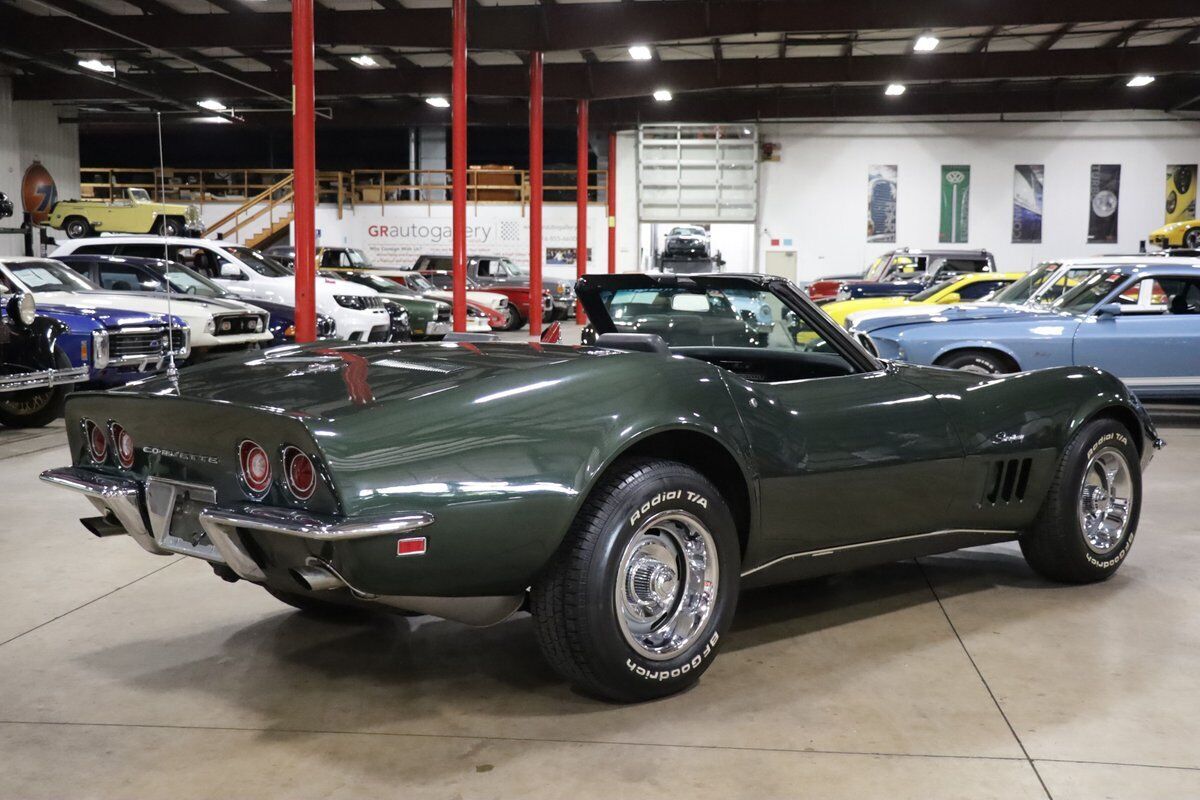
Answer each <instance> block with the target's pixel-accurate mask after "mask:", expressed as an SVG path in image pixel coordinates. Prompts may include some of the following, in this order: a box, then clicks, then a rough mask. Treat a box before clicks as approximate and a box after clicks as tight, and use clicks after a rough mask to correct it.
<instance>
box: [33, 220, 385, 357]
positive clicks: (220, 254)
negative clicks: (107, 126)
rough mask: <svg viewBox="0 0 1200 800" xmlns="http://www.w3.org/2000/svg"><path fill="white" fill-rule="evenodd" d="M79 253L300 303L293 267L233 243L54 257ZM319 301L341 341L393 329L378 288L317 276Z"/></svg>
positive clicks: (125, 241)
mask: <svg viewBox="0 0 1200 800" xmlns="http://www.w3.org/2000/svg"><path fill="white" fill-rule="evenodd" d="M77 253H83V254H101V255H117V256H138V257H140V258H169V259H170V260H171V261H177V262H179V263H181V264H186V265H187V266H189V267H191V268H192V269H194V270H196V271H197V272H199V273H200V274H201V275H205V276H207V277H210V278H212V279H213V280H215V281H216V282H217V283H220V284H221V285H223V286H225V287H226V288H227V289H229V291H231V292H233V293H234V294H236V295H238V296H239V297H241V298H244V299H246V300H249V301H250V302H253V301H254V300H263V301H266V302H271V303H283V304H284V305H291V306H294V305H295V304H296V278H295V276H293V275H292V273H291V271H290V270H289V269H288V268H287V267H285V266H283V265H282V264H280V263H279V262H278V261H276V260H275V259H273V258H271V257H270V256H266V255H263V254H262V253H260V252H258V251H257V250H253V249H251V248H249V247H246V246H245V245H240V244H235V243H233V242H225V241H221V240H216V239H188V238H184V237H182V236H165V237H164V236H133V235H130V236H97V237H92V238H88V239H71V240H69V241H66V242H63V243H62V244H61V245H59V246H58V248H57V249H56V250H55V251H54V252H53V253H51V254H50V257H51V258H54V257H55V256H60V255H62V256H65V255H72V254H77ZM164 253H166V255H164ZM316 298H317V311H318V312H320V313H321V314H325V315H326V316H329V317H332V318H333V319H334V321H335V322H336V323H337V336H338V338H340V339H349V340H351V341H360V342H365V341H368V340H370V339H371V338H372V334H374V335H375V337H376V338H381V337H386V335H387V332H388V330H389V329H390V326H391V318H390V317H389V316H388V311H387V308H386V306H384V303H383V298H381V297H380V295H379V293H378V292H376V291H375V290H374V289H371V288H368V287H366V286H360V285H358V284H356V283H351V282H349V281H343V280H339V279H335V278H326V277H322V276H317V279H316Z"/></svg>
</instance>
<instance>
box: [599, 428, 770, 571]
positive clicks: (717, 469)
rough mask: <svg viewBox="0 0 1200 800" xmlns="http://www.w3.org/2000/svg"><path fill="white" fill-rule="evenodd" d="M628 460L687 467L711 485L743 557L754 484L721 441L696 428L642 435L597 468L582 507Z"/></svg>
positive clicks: (753, 519)
mask: <svg viewBox="0 0 1200 800" xmlns="http://www.w3.org/2000/svg"><path fill="white" fill-rule="evenodd" d="M630 458H664V459H668V460H671V461H678V462H679V463H681V464H686V465H687V466H689V467H691V468H692V469H694V470H696V471H697V472H699V473H700V474H701V475H703V476H704V477H706V478H708V479H709V480H710V481H712V482H713V484H714V485H716V487H717V488H718V489H720V490H721V496H722V497H723V498H724V499H725V501H726V502H727V503H728V504H729V508H730V511H732V512H733V521H734V525H735V526H736V527H737V534H738V543H739V544H740V546H741V552H742V555H745V553H746V548H747V546H748V545H749V543H750V535H751V531H752V530H753V529H754V526H755V524H756V514H755V509H756V508H757V503H756V497H757V493H756V492H755V491H754V483H753V482H752V481H751V479H750V476H749V473H748V472H747V469H746V467H745V465H744V464H743V463H742V461H741V460H740V459H739V458H738V457H737V456H736V455H734V453H733V451H732V450H731V449H730V448H729V447H728V446H727V445H726V444H725V443H724V442H722V441H720V440H719V439H717V438H716V437H714V436H712V435H711V434H709V433H707V432H703V431H699V430H697V429H695V428H688V427H673V428H658V429H652V430H649V431H646V432H644V433H643V434H641V435H640V436H638V437H637V438H635V439H634V440H632V441H631V442H629V443H628V444H627V445H626V446H625V447H623V448H622V449H620V450H619V451H617V452H616V453H615V454H614V455H613V456H612V457H611V458H609V459H608V460H607V461H606V462H605V463H604V465H603V466H602V467H601V469H599V470H598V471H597V472H596V474H595V477H594V478H593V479H592V480H591V481H590V483H589V484H588V487H587V491H586V492H584V493H583V495H582V497H581V498H580V502H579V506H580V507H582V505H583V503H584V502H585V501H586V499H587V497H588V496H589V495H590V494H591V493H592V492H593V491H595V489H596V487H597V486H599V485H600V484H601V482H603V480H604V478H605V477H606V476H607V475H608V474H609V473H610V472H611V471H612V470H613V469H614V468H616V466H617V465H618V464H620V463H621V462H622V461H625V460H628V459H630ZM577 513H578V512H577Z"/></svg>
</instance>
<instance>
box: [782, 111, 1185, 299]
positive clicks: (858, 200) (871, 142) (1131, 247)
mask: <svg viewBox="0 0 1200 800" xmlns="http://www.w3.org/2000/svg"><path fill="white" fill-rule="evenodd" d="M760 135H761V138H762V139H763V140H764V141H771V142H779V143H780V144H781V145H782V156H781V160H780V161H779V162H778V163H773V162H767V163H764V164H762V167H761V173H760V181H761V187H760V191H761V195H760V201H759V208H760V223H759V233H760V235H761V236H762V239H761V242H760V246H761V250H762V251H763V252H764V253H765V251H766V250H768V249H771V248H770V242H769V240H770V239H785V238H790V239H792V240H793V243H794V247H795V249H796V250H797V252H798V272H799V275H798V277H799V278H800V279H801V280H809V279H812V278H814V277H817V276H819V275H821V274H836V273H844V272H854V271H857V270H860V269H861V268H862V267H863V266H864V265H865V264H867V263H868V262H869V261H870V260H871V259H873V258H874V257H875V256H877V255H878V254H879V253H882V252H885V251H887V250H889V249H892V248H893V247H897V246H904V245H910V246H914V247H931V246H937V237H938V222H939V212H940V207H939V202H940V195H939V190H940V179H941V165H943V164H970V165H971V206H970V229H969V239H968V241H967V243H966V244H962V245H946V246H947V247H970V248H987V249H988V250H991V251H992V252H993V253H995V254H996V258H997V262H998V263H999V265H1000V267H1001V268H1004V269H1012V270H1015V271H1019V270H1024V269H1028V268H1029V267H1030V266H1032V265H1034V264H1036V263H1037V262H1038V261H1039V260H1042V259H1044V258H1065V257H1081V256H1089V255H1102V254H1106V253H1116V252H1136V250H1137V247H1138V242H1139V240H1144V239H1146V236H1147V234H1148V233H1149V232H1150V231H1151V230H1153V229H1154V228H1157V227H1159V226H1160V225H1162V224H1163V214H1164V211H1163V205H1164V200H1165V197H1164V193H1165V190H1164V187H1165V183H1166V167H1167V165H1168V164H1195V163H1197V162H1200V122H1178V121H1144V122H1132V121H1130V122H1111V121H1110V122H1100V121H1072V122H1007V123H1006V122H943V123H922V122H903V123H885V122H830V123H812V124H795V123H793V124H766V125H763V126H762V127H761V134H760ZM870 164H896V165H897V166H898V167H899V184H898V200H897V202H898V207H897V223H896V243H895V244H894V245H893V244H877V243H872V244H868V243H867V242H866V201H867V167H868V165H870ZM1015 164H1045V167H1046V172H1045V196H1044V216H1043V222H1042V243H1041V244H1013V243H1012V193H1013V166H1014V165H1015ZM1092 164H1120V165H1121V195H1120V206H1119V215H1120V216H1119V227H1118V237H1119V241H1118V242H1117V243H1116V244H1095V245H1089V244H1087V225H1088V209H1089V199H1090V190H1089V179H1090V169H1091V165H1092ZM781 249H783V248H781ZM761 263H765V255H763V256H761V257H760V264H761Z"/></svg>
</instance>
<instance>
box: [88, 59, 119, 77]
mask: <svg viewBox="0 0 1200 800" xmlns="http://www.w3.org/2000/svg"><path fill="white" fill-rule="evenodd" d="M79 66H81V67H83V68H84V69H90V70H91V71H92V72H107V73H108V74H109V75H116V74H117V68H116V67H112V66H109V65H108V64H105V63H104V62H103V61H101V60H100V59H98V58H89V59H87V60H85V61H80V62H79Z"/></svg>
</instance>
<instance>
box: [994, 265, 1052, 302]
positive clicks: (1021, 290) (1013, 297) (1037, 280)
mask: <svg viewBox="0 0 1200 800" xmlns="http://www.w3.org/2000/svg"><path fill="white" fill-rule="evenodd" d="M1060 266H1061V265H1060V264H1058V263H1057V262H1049V263H1045V264H1038V265H1037V266H1036V267H1034V268H1033V269H1031V270H1030V271H1029V272H1027V273H1025V277H1023V278H1021V279H1020V280H1018V281H1017V282H1016V283H1013V284H1012V285H1010V286H1007V287H1005V288H1004V289H1002V290H1000V291H999V292H997V293H996V296H995V297H993V298H992V301H993V302H996V303H1024V302H1025V301H1026V300H1028V299H1029V297H1030V295H1032V294H1033V293H1034V292H1035V291H1036V290H1037V288H1038V287H1039V286H1041V285H1042V284H1044V283H1045V282H1046V281H1047V280H1048V279H1049V278H1050V276H1051V275H1053V274H1054V273H1055V272H1056V271H1057V270H1058V268H1059V267H1060Z"/></svg>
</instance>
